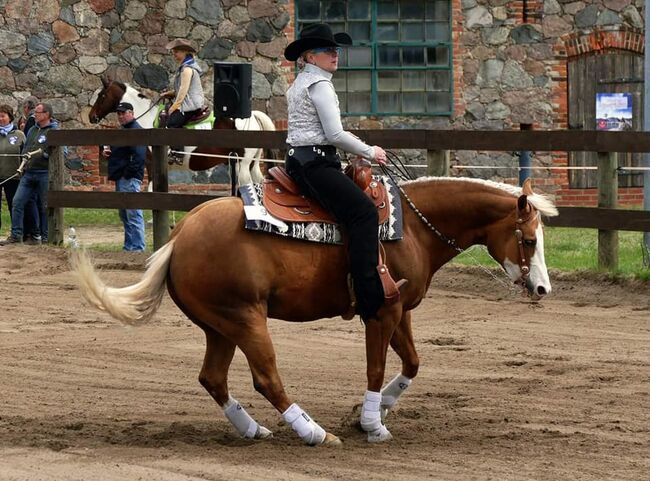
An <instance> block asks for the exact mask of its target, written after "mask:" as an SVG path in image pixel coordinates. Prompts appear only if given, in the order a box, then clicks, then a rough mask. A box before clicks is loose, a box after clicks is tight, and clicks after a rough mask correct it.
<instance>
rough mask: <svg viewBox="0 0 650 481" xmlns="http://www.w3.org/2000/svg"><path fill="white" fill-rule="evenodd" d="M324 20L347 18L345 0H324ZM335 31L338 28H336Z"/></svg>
mask: <svg viewBox="0 0 650 481" xmlns="http://www.w3.org/2000/svg"><path fill="white" fill-rule="evenodd" d="M323 10H324V16H323V17H324V20H345V2H340V1H332V2H327V1H325V2H323ZM334 31H335V32H336V31H337V30H334Z"/></svg>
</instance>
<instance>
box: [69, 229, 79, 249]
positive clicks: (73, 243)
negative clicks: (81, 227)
mask: <svg viewBox="0 0 650 481" xmlns="http://www.w3.org/2000/svg"><path fill="white" fill-rule="evenodd" d="M67 244H68V247H71V248H72V249H76V248H77V247H79V242H78V241H77V231H76V230H75V228H74V226H70V228H69V229H68V239H67Z"/></svg>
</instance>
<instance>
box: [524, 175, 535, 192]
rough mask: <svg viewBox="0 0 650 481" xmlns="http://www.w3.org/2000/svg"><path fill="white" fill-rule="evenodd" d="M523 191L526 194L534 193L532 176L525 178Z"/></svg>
mask: <svg viewBox="0 0 650 481" xmlns="http://www.w3.org/2000/svg"><path fill="white" fill-rule="evenodd" d="M521 193H522V194H526V195H533V194H534V192H533V181H532V180H531V179H530V177H528V178H526V180H524V183H523V185H522V186H521Z"/></svg>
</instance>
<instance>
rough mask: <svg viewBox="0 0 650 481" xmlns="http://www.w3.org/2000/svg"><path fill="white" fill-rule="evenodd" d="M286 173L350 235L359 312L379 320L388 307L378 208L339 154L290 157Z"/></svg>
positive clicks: (365, 319)
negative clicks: (384, 306)
mask: <svg viewBox="0 0 650 481" xmlns="http://www.w3.org/2000/svg"><path fill="white" fill-rule="evenodd" d="M286 170H287V173H288V174H289V175H290V176H291V177H292V178H293V180H294V181H296V183H297V184H298V186H299V187H300V190H301V192H302V193H303V194H304V195H307V196H309V197H311V198H314V199H316V200H317V201H318V202H320V204H321V205H322V206H323V207H325V208H326V209H327V210H328V211H330V212H331V213H332V214H333V215H334V217H335V218H336V220H337V221H338V222H339V223H340V224H341V226H342V227H343V229H344V230H345V232H346V233H347V234H348V256H349V259H350V273H351V274H352V280H353V282H354V293H355V295H356V297H357V312H358V313H359V314H360V315H361V318H362V319H363V320H364V321H367V320H369V319H371V318H376V316H377V310H378V309H379V308H380V307H381V305H382V304H383V303H384V290H383V288H382V285H381V280H380V279H379V274H378V273H377V263H378V257H379V252H378V250H379V239H378V235H379V234H378V225H377V224H378V222H379V219H378V214H377V209H376V208H375V206H374V204H373V203H372V201H371V200H370V199H369V198H368V197H367V196H366V195H365V194H364V193H363V192H362V191H361V189H360V188H359V187H358V186H357V185H356V184H355V183H354V182H352V180H351V179H350V178H349V177H348V176H346V175H345V174H344V173H343V171H342V170H341V162H340V160H339V158H338V155H336V154H334V155H323V156H318V157H317V158H316V159H314V160H310V161H308V162H301V161H299V160H298V159H296V158H295V157H292V156H288V157H287V162H286Z"/></svg>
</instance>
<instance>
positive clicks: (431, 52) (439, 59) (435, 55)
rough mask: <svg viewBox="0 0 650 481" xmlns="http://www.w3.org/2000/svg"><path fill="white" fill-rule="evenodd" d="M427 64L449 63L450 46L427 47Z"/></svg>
mask: <svg viewBox="0 0 650 481" xmlns="http://www.w3.org/2000/svg"><path fill="white" fill-rule="evenodd" d="M427 65H442V66H444V65H449V48H448V47H432V48H428V49H427Z"/></svg>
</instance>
